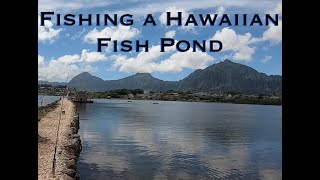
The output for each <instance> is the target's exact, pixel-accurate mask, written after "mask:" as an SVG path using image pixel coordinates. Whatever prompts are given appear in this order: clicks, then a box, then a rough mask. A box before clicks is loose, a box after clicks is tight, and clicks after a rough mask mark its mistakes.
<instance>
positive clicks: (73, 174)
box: [62, 169, 76, 177]
mask: <svg viewBox="0 0 320 180" xmlns="http://www.w3.org/2000/svg"><path fill="white" fill-rule="evenodd" d="M62 173H64V174H67V175H68V176H71V177H74V176H75V175H76V171H75V170H73V169H65V170H62Z"/></svg>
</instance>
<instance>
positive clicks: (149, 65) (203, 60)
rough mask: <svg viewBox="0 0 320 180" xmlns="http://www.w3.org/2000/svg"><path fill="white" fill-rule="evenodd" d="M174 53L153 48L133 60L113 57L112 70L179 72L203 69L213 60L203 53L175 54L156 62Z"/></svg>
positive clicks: (124, 57)
mask: <svg viewBox="0 0 320 180" xmlns="http://www.w3.org/2000/svg"><path fill="white" fill-rule="evenodd" d="M174 51H176V49H175V47H174V46H173V47H170V48H168V49H167V51H166V52H162V53H161V52H160V46H159V45H158V46H153V47H152V48H151V50H150V51H149V52H140V53H139V54H138V55H137V56H136V57H134V58H128V57H126V56H121V55H114V56H112V57H111V59H113V60H114V62H113V65H112V70H119V71H122V72H148V73H151V72H180V71H182V70H183V68H190V69H203V68H205V67H207V66H208V65H209V63H210V62H212V61H214V58H213V57H212V56H210V55H209V54H207V53H204V52H199V51H197V52H192V50H191V49H190V50H189V51H187V52H175V53H173V54H172V55H171V56H170V57H169V58H167V59H165V60H162V61H160V62H157V60H158V59H159V58H160V56H163V55H164V54H168V53H172V52H174Z"/></svg>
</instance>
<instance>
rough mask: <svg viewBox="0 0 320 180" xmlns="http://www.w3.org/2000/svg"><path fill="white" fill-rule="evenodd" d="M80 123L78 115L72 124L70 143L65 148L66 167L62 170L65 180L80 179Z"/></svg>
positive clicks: (74, 117)
mask: <svg viewBox="0 0 320 180" xmlns="http://www.w3.org/2000/svg"><path fill="white" fill-rule="evenodd" d="M79 123H80V122H79V114H78V113H76V114H75V115H74V116H73V119H72V121H71V123H70V130H71V132H70V133H69V134H68V138H69V141H68V142H69V143H67V144H66V145H64V146H63V157H64V158H63V161H64V164H65V167H64V169H63V170H62V173H63V175H62V177H63V179H65V180H72V179H73V180H79V179H80V175H79V172H78V171H77V162H78V159H79V155H80V152H81V150H82V145H81V140H80V135H79V134H78V130H79V128H80V126H79Z"/></svg>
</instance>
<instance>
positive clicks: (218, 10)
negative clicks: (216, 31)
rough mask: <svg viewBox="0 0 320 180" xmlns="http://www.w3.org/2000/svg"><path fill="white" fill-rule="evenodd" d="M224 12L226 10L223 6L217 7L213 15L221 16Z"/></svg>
mask: <svg viewBox="0 0 320 180" xmlns="http://www.w3.org/2000/svg"><path fill="white" fill-rule="evenodd" d="M225 11H226V10H225V8H224V7H223V6H219V7H218V8H217V11H216V12H215V13H214V14H219V15H221V14H223V13H224V12H225Z"/></svg>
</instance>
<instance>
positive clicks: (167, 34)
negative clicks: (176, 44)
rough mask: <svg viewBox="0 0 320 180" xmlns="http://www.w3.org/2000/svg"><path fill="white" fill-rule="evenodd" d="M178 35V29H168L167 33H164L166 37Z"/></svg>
mask: <svg viewBox="0 0 320 180" xmlns="http://www.w3.org/2000/svg"><path fill="white" fill-rule="evenodd" d="M175 35H176V31H168V32H166V34H165V35H164V37H166V38H173V37H174V36H175Z"/></svg>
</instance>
